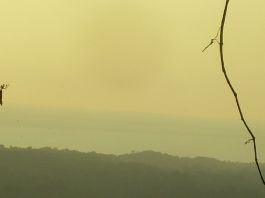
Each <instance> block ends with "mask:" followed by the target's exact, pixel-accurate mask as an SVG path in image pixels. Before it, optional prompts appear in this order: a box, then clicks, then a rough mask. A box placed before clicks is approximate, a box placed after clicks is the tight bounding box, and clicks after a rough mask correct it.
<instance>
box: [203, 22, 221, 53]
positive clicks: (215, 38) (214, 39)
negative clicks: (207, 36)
mask: <svg viewBox="0 0 265 198" xmlns="http://www.w3.org/2000/svg"><path fill="white" fill-rule="evenodd" d="M220 30H221V27H219V29H218V32H217V33H216V35H215V37H214V38H212V39H211V41H210V43H209V44H208V45H207V46H206V47H205V48H204V49H203V50H202V52H204V51H205V50H207V49H208V47H210V46H211V45H212V44H214V43H215V42H217V43H220V42H219V41H218V40H217V39H218V36H219V33H220Z"/></svg>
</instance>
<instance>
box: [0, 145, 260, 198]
mask: <svg viewBox="0 0 265 198" xmlns="http://www.w3.org/2000/svg"><path fill="white" fill-rule="evenodd" d="M263 168H264V166H263ZM0 178H1V179H0V197H3V198H35V197H38V198H47V197H49V198H176V197H180V198H196V197H198V198H223V197H226V198H252V197H255V198H259V197H262V198H264V197H265V189H264V188H263V186H262V184H261V183H260V180H259V177H258V175H257V171H256V169H255V166H253V164H246V163H232V162H221V161H218V160H215V159H211V158H203V157H198V158H179V157H174V156H170V155H167V154H162V153H157V152H152V151H146V152H140V153H131V154H126V155H120V156H115V155H103V154H97V153H94V152H92V153H81V152H77V151H70V150H57V149H51V148H42V149H32V148H26V149H25V148H24V149H22V148H16V147H11V148H5V147H4V146H1V147H0Z"/></svg>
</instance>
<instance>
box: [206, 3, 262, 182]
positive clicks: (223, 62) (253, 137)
mask: <svg viewBox="0 0 265 198" xmlns="http://www.w3.org/2000/svg"><path fill="white" fill-rule="evenodd" d="M229 1H230V0H226V3H225V8H224V11H223V17H222V21H221V27H220V36H219V42H218V41H217V37H215V38H214V39H212V40H211V42H210V44H209V45H208V46H206V48H205V49H204V50H203V51H205V50H206V49H207V48H208V47H209V46H211V45H212V44H213V43H214V41H217V42H218V44H219V51H220V59H221V66H222V71H223V74H224V77H225V80H226V82H227V84H228V86H229V88H230V90H231V91H232V93H233V95H234V98H235V101H236V105H237V109H238V112H239V115H240V118H241V121H242V122H243V124H244V126H245V128H246V129H247V131H248V133H249V135H250V136H251V139H249V140H247V141H246V142H245V144H248V143H250V142H253V149H254V156H255V163H256V166H257V169H258V172H259V175H260V178H261V181H262V183H263V184H264V185H265V180H264V177H263V174H262V171H261V169H260V165H259V160H258V153H257V144H256V137H255V135H254V133H253V132H252V130H251V129H250V127H249V126H248V124H247V122H246V120H245V117H244V114H243V112H242V109H241V106H240V103H239V99H238V94H237V92H236V91H235V89H234V87H233V85H232V83H231V81H230V78H229V77H228V75H227V72H226V68H225V60H224V51H223V45H224V27H225V20H226V14H227V9H228V5H229ZM218 33H219V31H218ZM217 36H218V34H217Z"/></svg>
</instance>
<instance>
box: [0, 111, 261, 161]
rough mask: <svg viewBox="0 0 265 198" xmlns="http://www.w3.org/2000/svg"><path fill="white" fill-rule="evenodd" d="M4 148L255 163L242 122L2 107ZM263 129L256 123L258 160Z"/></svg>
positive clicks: (133, 113) (2, 142) (128, 113)
mask: <svg viewBox="0 0 265 198" xmlns="http://www.w3.org/2000/svg"><path fill="white" fill-rule="evenodd" d="M1 111H2V112H1V114H0V120H1V122H0V123H1V124H0V131H1V133H0V139H1V142H0V144H3V145H6V146H19V147H28V146H32V147H34V148H40V147H46V146H49V147H57V148H59V149H64V148H68V149H74V150H79V151H83V152H90V151H95V152H99V153H107V154H123V153H129V152H132V151H144V150H154V151H159V152H165V153H169V154H172V155H178V156H183V157H195V156H205V157H213V158H217V159H220V160H229V161H242V162H252V161H253V153H252V152H253V151H252V145H251V144H249V145H245V144H244V141H246V140H247V139H248V135H247V133H246V131H245V129H244V128H243V126H242V124H241V123H240V120H223V119H219V120H218V119H209V118H198V117H197V118H196V117H181V116H174V115H165V114H164V115H163V114H154V113H153V114H151V113H139V112H138V113H137V112H111V111H96V110H93V111H92V110H66V109H60V110H59V109H52V108H50V109H43V108H14V107H13V108H9V107H4V108H3V109H1ZM262 129H264V125H262V124H259V123H255V131H256V134H257V141H258V149H259V151H260V152H259V155H260V156H259V158H260V161H265V160H264V159H265V157H263V156H264V155H263V153H262V151H263V150H265V144H262V139H264V135H263V134H262Z"/></svg>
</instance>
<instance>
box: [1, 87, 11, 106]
mask: <svg viewBox="0 0 265 198" xmlns="http://www.w3.org/2000/svg"><path fill="white" fill-rule="evenodd" d="M8 86H9V85H8V84H2V85H0V105H1V106H2V105H3V90H4V89H7V87H8Z"/></svg>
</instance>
